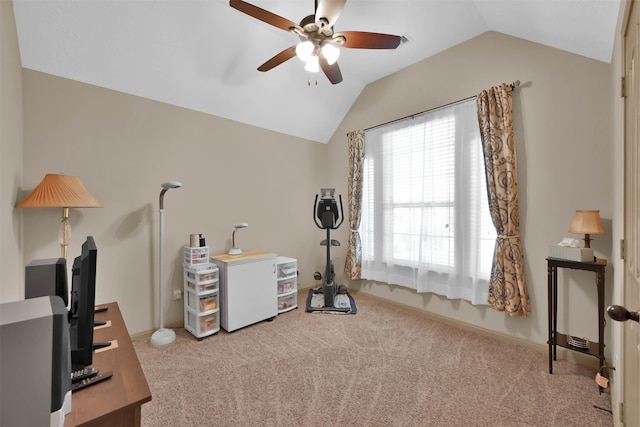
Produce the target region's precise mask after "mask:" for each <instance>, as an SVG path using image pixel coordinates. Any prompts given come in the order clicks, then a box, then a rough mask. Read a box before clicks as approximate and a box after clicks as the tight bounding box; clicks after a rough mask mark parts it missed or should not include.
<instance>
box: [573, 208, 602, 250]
mask: <svg viewBox="0 0 640 427" xmlns="http://www.w3.org/2000/svg"><path fill="white" fill-rule="evenodd" d="M569 233H575V234H584V247H585V248H590V247H591V236H590V235H591V234H605V230H604V226H603V225H602V221H601V220H600V211H599V210H590V211H587V210H577V211H576V214H575V216H574V217H573V222H572V223H571V227H569Z"/></svg>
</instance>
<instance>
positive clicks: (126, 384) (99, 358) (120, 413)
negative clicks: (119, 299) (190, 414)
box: [64, 302, 151, 427]
mask: <svg viewBox="0 0 640 427" xmlns="http://www.w3.org/2000/svg"><path fill="white" fill-rule="evenodd" d="M100 305H106V306H107V307H108V310H107V311H104V312H102V313H96V315H95V320H103V321H110V322H111V325H110V326H103V327H98V328H96V329H95V330H94V332H93V340H94V342H102V341H114V340H117V347H115V346H114V345H113V344H112V345H111V347H107V348H105V349H102V350H98V351H97V352H95V353H94V355H93V365H92V366H93V367H94V368H96V369H99V370H100V372H107V371H113V376H112V377H111V378H110V379H108V380H104V381H102V382H100V383H97V384H94V385H91V386H89V387H85V388H83V389H80V390H77V391H75V392H73V394H72V395H71V412H70V413H69V414H67V416H66V417H65V420H64V425H65V427H72V426H81V425H84V426H128V425H140V412H141V406H142V404H143V403H146V402H149V401H151V391H150V390H149V385H148V384H147V380H146V378H145V376H144V372H143V371H142V367H141V366H140V362H139V360H138V355H137V354H136V352H135V349H134V348H133V344H132V343H131V338H130V336H129V331H128V330H127V326H126V325H125V324H124V320H123V319H122V313H121V312H120V308H119V307H118V304H117V303H115V302H112V303H108V304H100ZM112 347H113V348H112Z"/></svg>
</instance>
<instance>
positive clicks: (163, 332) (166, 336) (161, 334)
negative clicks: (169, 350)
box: [151, 181, 182, 346]
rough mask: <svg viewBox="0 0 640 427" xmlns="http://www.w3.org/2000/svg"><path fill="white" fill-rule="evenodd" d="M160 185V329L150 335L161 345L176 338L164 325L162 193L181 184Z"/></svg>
mask: <svg viewBox="0 0 640 427" xmlns="http://www.w3.org/2000/svg"><path fill="white" fill-rule="evenodd" d="M160 187H162V191H160V255H159V258H160V260H159V262H158V264H159V269H160V271H159V276H160V329H158V330H157V331H155V332H154V333H153V334H152V335H151V345H155V346H161V345H166V344H171V343H172V342H174V341H175V340H176V333H175V331H174V330H173V329H166V328H165V327H164V310H163V304H164V297H163V292H162V290H163V288H164V280H163V278H162V272H163V269H162V263H163V258H164V242H163V239H164V193H166V192H167V191H169V190H170V189H172V188H180V187H182V184H181V183H179V182H176V181H171V182H165V183H163V184H160Z"/></svg>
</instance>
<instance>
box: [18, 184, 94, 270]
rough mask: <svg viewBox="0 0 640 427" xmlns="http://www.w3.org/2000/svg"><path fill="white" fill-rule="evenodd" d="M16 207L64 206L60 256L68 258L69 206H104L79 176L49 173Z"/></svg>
mask: <svg viewBox="0 0 640 427" xmlns="http://www.w3.org/2000/svg"><path fill="white" fill-rule="evenodd" d="M16 207H17V208H62V222H61V229H60V256H61V257H62V258H67V246H68V245H69V235H70V234H71V224H69V208H101V207H103V206H102V203H100V202H99V201H98V200H97V199H96V198H95V197H93V194H91V193H90V192H89V190H87V188H86V187H85V186H84V185H82V182H81V181H80V178H79V177H77V176H72V175H58V174H51V173H48V174H46V175H45V177H44V179H43V180H42V181H41V182H40V184H38V186H37V187H36V188H34V189H33V191H32V192H31V193H30V194H29V195H28V196H27V197H25V199H24V200H23V201H21V202H20V203H18V205H17V206H16Z"/></svg>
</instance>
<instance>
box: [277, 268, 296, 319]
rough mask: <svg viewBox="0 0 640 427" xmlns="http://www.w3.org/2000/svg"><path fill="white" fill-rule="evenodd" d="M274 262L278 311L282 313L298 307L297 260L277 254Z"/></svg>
mask: <svg viewBox="0 0 640 427" xmlns="http://www.w3.org/2000/svg"><path fill="white" fill-rule="evenodd" d="M276 262H277V264H276V265H277V267H276V273H277V274H276V276H277V280H278V313H284V312H285V311H289V310H293V309H294V308H298V260H296V259H294V258H288V257H284V256H279V257H278V259H277V261H276Z"/></svg>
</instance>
